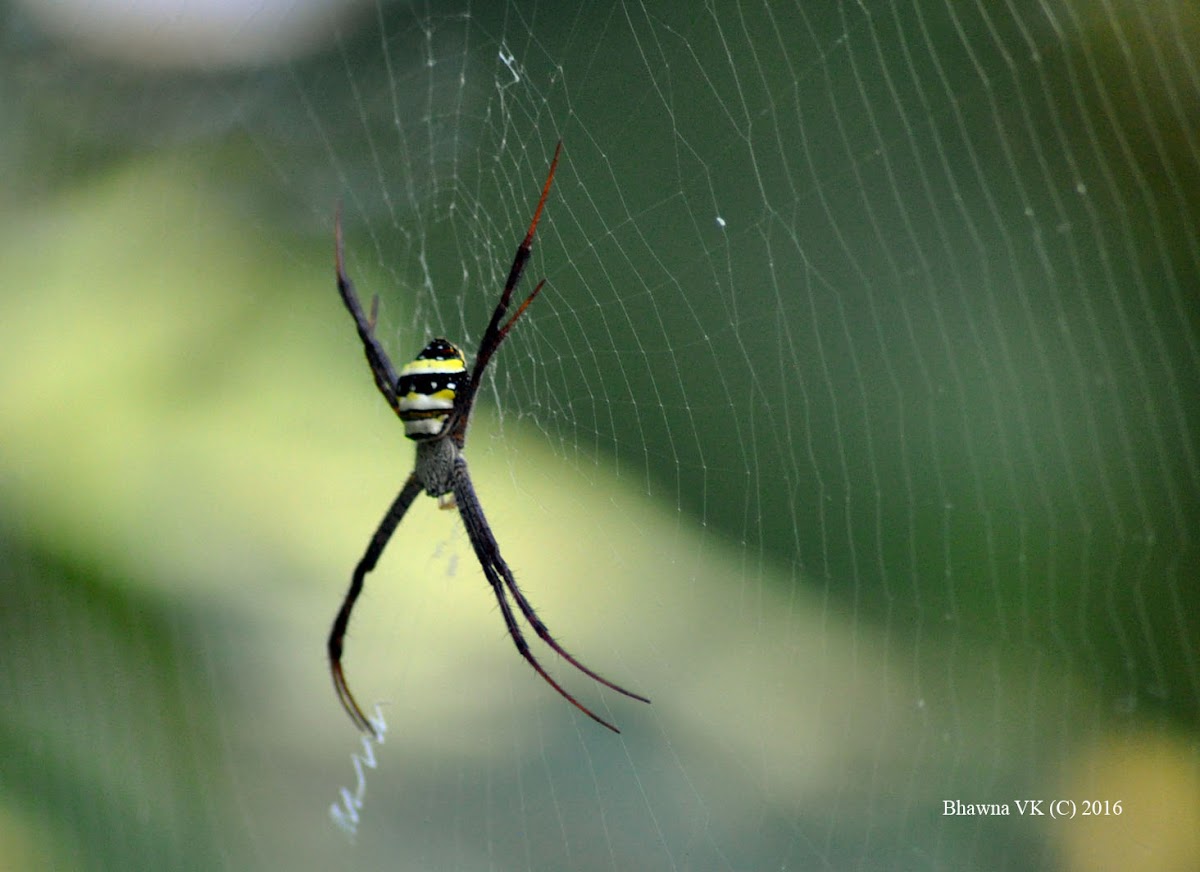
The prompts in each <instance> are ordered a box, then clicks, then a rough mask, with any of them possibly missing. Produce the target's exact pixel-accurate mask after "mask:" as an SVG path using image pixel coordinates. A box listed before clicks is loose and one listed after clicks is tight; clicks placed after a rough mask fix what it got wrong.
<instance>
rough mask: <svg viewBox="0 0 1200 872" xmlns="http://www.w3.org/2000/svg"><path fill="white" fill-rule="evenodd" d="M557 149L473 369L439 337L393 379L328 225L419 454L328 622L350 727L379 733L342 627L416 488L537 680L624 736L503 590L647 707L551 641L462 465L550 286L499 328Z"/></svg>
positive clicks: (378, 379) (353, 307)
mask: <svg viewBox="0 0 1200 872" xmlns="http://www.w3.org/2000/svg"><path fill="white" fill-rule="evenodd" d="M561 150H562V143H561V142H559V143H558V146H557V147H556V148H555V149H554V159H553V160H552V161H551V163H550V171H549V173H548V174H547V176H546V183H545V184H544V185H543V186H542V196H541V198H540V199H539V200H538V204H537V209H536V210H534V213H533V220H532V221H530V222H529V231H528V232H527V233H526V234H525V239H524V240H523V241H522V242H521V244H520V245H519V246H518V247H517V254H516V257H514V258H513V263H512V267H511V268H510V269H509V271H508V281H507V282H505V284H504V292H503V293H502V294H501V295H500V302H499V303H497V304H496V308H495V310H494V311H493V312H492V318H491V320H490V321H489V322H488V325H487V328H486V329H485V330H484V331H483V338H482V339H481V340H480V342H479V350H478V352H476V354H475V365H474V367H473V368H472V369H471V371H470V372H469V373H468V371H467V360H466V358H465V357H464V356H463V353H462V352H461V351H459V350H458V348H456V347H455V346H454V345H452V344H451V343H450V342H448V341H446V340H445V339H434V340H433V341H432V342H430V343H429V344H428V345H426V346H425V348H424V349H422V351H421V353H420V354H418V355H417V358H416V360H414V361H413V362H412V363H409V364H406V365H405V366H404V367H402V368H401V370H400V373H399V375H397V374H396V371H395V369H394V368H393V367H392V363H391V361H390V360H388V356H387V354H386V353H385V352H384V350H383V346H381V345H380V344H379V341H378V340H377V339H376V338H375V318H376V314H377V312H378V307H379V298H378V297H375V298H374V299H373V300H372V301H371V314H370V316H369V317H368V316H367V315H365V314H364V313H363V309H362V306H361V304H360V303H359V301H358V296H357V294H355V292H354V284H353V282H351V281H350V277H349V276H347V275H346V271H345V269H343V265H342V222H341V213H340V210H339V212H338V215H337V217H336V219H335V221H334V247H335V252H336V267H337V284H338V291H339V292H340V293H341V295H342V302H344V303H345V304H346V308H347V309H349V310H350V314H351V315H352V316H353V317H354V324H355V326H356V327H357V328H358V336H359V338H360V339H361V340H362V343H363V350H364V352H365V353H366V356H367V363H368V364H369V365H370V367H371V374H372V375H373V376H374V377H375V385H376V387H378V388H379V392H380V393H381V394H383V398H384V399H385V400H387V404H388V405H389V406H391V407H392V410H393V411H394V412H395V413H396V414H397V415H399V417H400V420H401V421H403V422H404V435H405V436H407V437H408V438H409V439H412V440H413V441H415V442H416V443H417V457H416V462H415V464H414V465H413V471H412V473H411V474H410V475H409V477H408V481H406V482H405V483H404V487H403V488H401V489H400V493H399V494H398V495H397V497H396V499H395V500H394V501H393V502H392V505H391V507H390V508H389V509H388V510H387V514H386V515H384V516H383V521H382V522H381V523H380V525H379V528H378V529H377V530H376V531H375V535H374V536H372V537H371V543H370V544H369V545H368V546H367V550H366V553H365V554H363V556H362V559H361V560H359V561H358V565H357V566H355V567H354V575H353V576H352V578H351V580H350V589H349V590H348V591H346V597H345V599H343V600H342V607H341V608H340V609H339V610H338V614H337V618H336V619H334V622H333V629H332V630H331V631H330V633H329V643H328V648H329V666H330V669H331V670H332V671H333V684H334V687H335V688H337V695H338V699H340V700H341V702H342V707H343V708H345V709H346V712H347V713H348V714H349V715H350V718H351V719H352V720H353V721H354V723H355V724H356V725H357V726H358V727H359V728H360V729H362V730H365V731H367V732H369V733H372V734H375V728H374V727H373V726H372V725H371V723H370V721H368V720H367V718H366V717H365V716H364V715H363V713H362V709H360V708H359V707H358V703H357V702H355V701H354V695H353V694H351V693H350V688H349V686H348V685H347V684H346V677H345V675H344V674H343V672H342V646H343V642H344V641H345V637H346V625H347V624H348V623H349V622H350V612H351V610H352V609H353V608H354V601H355V600H356V599H358V595H359V594H360V593H361V592H362V586H363V578H364V577H365V576H366V574H367V573H368V572H370V571H371V570H373V569H374V568H375V564H376V562H378V560H379V555H380V554H382V553H383V549H384V548H385V547H386V546H387V543H388V540H389V539H391V537H392V533H394V532H395V530H396V527H397V526H398V525H399V524H400V521H401V519H402V518H403V517H404V513H405V512H407V511H408V507H409V506H411V505H412V502H413V500H415V499H416V498H417V494H419V493H420V492H421V491H422V490H424V491H425V493H427V494H428V495H429V496H431V497H439V498H442V497H445V496H447V495H452V496H453V500H454V504H455V505H456V506H457V508H458V512H459V514H460V515H461V516H462V521H463V526H465V527H466V529H467V536H468V537H469V538H470V540H471V545H472V547H473V548H474V549H475V556H476V557H477V558H479V565H480V566H482V567H483V574H484V575H485V576H486V577H487V580H488V583H489V584H491V586H492V591H493V593H495V594H496V601H497V602H499V603H500V612H501V614H503V615H504V623H505V624H506V625H507V627H508V632H509V633H510V634H511V635H512V639H513V643H514V644H515V645H516V646H517V651H519V652H520V653H521V656H522V657H524V658H525V660H526V661H528V663H529V665H530V666H532V667H533V668H534V670H535V671H536V672H537V674H538V675H540V676H542V678H544V679H545V680H546V682H547V683H548V684H549V685H550V686H551V687H553V688H554V689H555V690H557V691H558V692H559V693H560V694H562V696H563V697H564V698H565V699H566V700H567V701H568V702H570V703H571V704H572V705H573V706H575V707H576V708H577V709H579V710H580V711H581V712H583V713H584V714H585V715H587V716H588V717H590V718H591V719H592V720H594V721H597V722H598V723H601V724H603V725H604V726H606V727H608V728H609V729H610V730H612V731H613V732H614V733H619V732H620V730H618V729H617V728H616V727H615V726H613V725H612V724H610V723H609V722H608V721H606V720H604V718H601V717H599V716H598V715H597V714H596V713H595V712H593V711H591V710H590V709H589V708H587V706H585V705H583V704H582V703H581V702H579V700H577V699H576V698H575V697H573V696H571V694H569V693H567V691H565V690H564V689H563V688H562V687H561V686H560V685H559V683H558V682H557V681H555V680H554V679H553V678H551V677H550V675H549V673H547V672H546V670H545V669H543V668H542V665H541V664H540V663H538V661H537V658H535V657H534V656H533V652H532V651H530V649H529V643H528V642H527V641H526V640H525V636H524V634H522V632H521V628H520V626H518V624H517V619H516V616H515V615H514V614H513V610H512V606H511V605H510V603H509V601H508V595H509V594H511V595H512V598H513V599H514V600H516V603H517V608H518V609H520V610H521V614H522V615H524V616H525V620H526V621H528V622H529V624H530V626H531V627H533V629H534V632H536V633H537V635H538V636H539V637H540V638H541V639H542V641H544V642H545V643H546V644H547V645H549V646H550V648H552V649H553V650H554V651H555V652H557V653H558V654H559V655H560V656H562V657H563V659H565V660H566V661H567V662H568V663H570V664H571V665H572V666H574V667H575V668H576V669H578V670H580V671H581V672H583V673H584V674H585V675H588V676H590V677H592V678H594V679H595V680H596V681H598V682H600V683H601V684H603V685H605V686H606V687H610V688H612V689H613V690H615V691H618V692H619V693H623V694H625V695H626V696H629V697H632V698H634V699H638V700H641V701H642V702H650V700H648V699H646V697H644V696H640V695H639V694H636V693H633V692H631V691H628V690H625V688H623V687H619V686H617V685H616V684H613V683H612V682H611V681H609V680H608V679H607V678H604V677H603V676H601V675H598V674H596V673H595V672H593V671H592V670H590V669H588V668H587V667H586V666H584V665H583V664H582V663H580V662H579V661H578V660H576V659H575V658H574V657H573V656H572V655H571V654H569V653H568V652H567V651H566V650H565V649H564V648H563V647H562V646H561V645H559V644H558V642H556V641H555V640H554V637H552V636H551V635H550V631H549V630H547V629H546V625H545V624H543V623H542V621H541V619H540V618H539V617H538V616H537V612H535V611H534V610H533V606H532V605H530V603H529V600H527V599H526V598H525V595H524V594H523V593H521V589H520V588H519V587H517V582H516V579H514V578H513V574H512V570H511V569H509V568H508V564H507V563H505V562H504V558H503V557H501V556H500V546H499V545H497V544H496V539H495V537H494V536H493V535H492V531H491V528H490V527H488V522H487V519H486V518H485V517H484V515H483V508H482V507H481V506H480V505H479V498H478V497H477V496H476V495H475V488H474V487H473V486H472V484H471V476H470V474H469V473H468V472H467V461H466V459H465V458H464V457H463V445H464V443H465V442H466V438H467V425H468V424H469V423H470V419H471V406H472V404H473V403H474V401H475V392H476V391H477V390H478V389H479V383H480V380H481V379H482V377H483V372H484V370H485V369H486V368H487V365H488V361H489V360H491V358H492V355H493V354H495V353H496V349H498V348H499V347H500V343H502V342H503V341H504V337H505V336H507V335H508V332H509V331H510V330H512V328H513V325H514V324H516V323H517V320H518V319H519V318H520V317H521V316H522V315H523V314H524V313H525V310H526V309H528V308H529V304H530V303H532V302H533V300H534V298H535V297H536V296H537V295H538V292H539V291H541V289H542V286H543V285H544V284H545V283H546V281H545V279H543V280H542V281H540V282H538V284H537V286H536V287H535V288H534V289H533V293H531V294H530V295H529V296H528V297H526V298H525V302H523V303H521V305H520V306H518V307H517V311H516V312H514V313H513V315H512V317H511V318H509V319H508V321H506V322H505V323H504V326H501V325H500V321H501V319H503V318H504V314H505V312H507V311H508V305H509V301H510V300H511V298H512V294H513V290H514V289H515V288H516V286H517V283H518V282H519V281H520V280H521V273H522V272H524V270H525V264H526V263H527V262H528V261H529V253H530V250H531V248H532V246H533V234H534V231H535V230H536V229H537V224H538V219H539V218H540V217H541V215H542V207H543V206H545V205H546V197H547V196H548V195H549V193H550V185H551V183H552V182H553V181H554V171H555V169H556V168H557V166H558V155H559V152H560V151H561Z"/></svg>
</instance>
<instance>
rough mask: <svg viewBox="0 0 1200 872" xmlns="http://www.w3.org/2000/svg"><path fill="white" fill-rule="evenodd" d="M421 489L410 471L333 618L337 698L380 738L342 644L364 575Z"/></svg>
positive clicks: (331, 654)
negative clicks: (351, 679)
mask: <svg viewBox="0 0 1200 872" xmlns="http://www.w3.org/2000/svg"><path fill="white" fill-rule="evenodd" d="M420 492H421V483H420V481H418V480H417V477H416V475H410V476H409V477H408V481H406V482H405V483H404V487H403V488H401V490H400V493H399V494H397V495H396V499H395V500H394V501H393V502H392V505H391V506H390V507H389V508H388V510H387V514H386V515H384V516H383V521H381V522H380V524H379V527H378V529H376V530H375V535H374V536H372V537H371V543H370V544H369V545H368V546H367V550H366V553H364V554H363V556H362V559H361V560H359V561H358V565H357V566H355V567H354V575H353V577H352V578H351V580H350V589H349V590H348V591H346V596H345V598H344V599H343V600H342V607H341V608H340V609H338V613H337V617H336V618H335V619H334V621H333V629H332V630H330V632H329V642H328V646H327V647H328V650H329V669H330V671H331V672H332V673H333V686H334V688H335V689H336V690H337V695H338V699H339V700H340V701H341V703H342V708H344V709H345V710H346V714H348V715H350V719H351V720H352V721H354V724H355V726H357V727H358V728H359V729H360V730H363V731H364V732H367V733H370V734H371V735H373V736H375V737H376V738H378V735H379V734H378V733H376V732H375V727H374V726H372V725H371V722H370V721H368V720H367V717H366V715H364V714H363V712H362V709H361V708H359V707H358V703H357V702H355V700H354V694H352V693H351V692H350V686H349V685H348V684H346V676H345V674H344V673H343V672H342V647H343V643H344V642H345V639H346V626H347V625H348V624H349V623H350V612H351V611H353V609H354V602H355V600H357V599H358V595H359V594H360V593H362V588H363V579H364V578H365V577H366V574H367V573H368V572H370V571H371V570H373V569H374V568H375V564H376V563H378V562H379V555H381V554H382V553H383V549H384V548H385V547H387V543H388V540H389V539H391V538H392V533H394V532H395V531H396V527H397V526H398V525H399V524H400V521H401V519H402V518H403V517H404V513H405V512H407V511H408V507H409V506H411V505H412V502H413V500H415V499H416V498H417V494H419V493H420Z"/></svg>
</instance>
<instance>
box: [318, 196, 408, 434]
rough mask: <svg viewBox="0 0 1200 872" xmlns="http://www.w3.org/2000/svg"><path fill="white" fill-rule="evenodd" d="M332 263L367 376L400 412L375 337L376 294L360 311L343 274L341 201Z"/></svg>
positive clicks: (393, 380) (389, 365)
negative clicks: (368, 306) (365, 309)
mask: <svg viewBox="0 0 1200 872" xmlns="http://www.w3.org/2000/svg"><path fill="white" fill-rule="evenodd" d="M333 242H334V264H335V268H336V271H337V286H338V292H339V293H340V294H341V295H342V302H343V303H345V304H346V308H347V309H348V310H349V312H350V314H351V316H352V317H353V318H354V326H355V327H357V328H358V338H359V339H361V340H362V344H363V353H364V354H366V356H367V364H368V365H369V366H370V367H371V375H373V376H374V377H375V386H376V387H377V388H379V392H380V393H381V394H383V398H384V399H385V400H387V404H388V405H389V406H391V407H392V410H393V411H395V412H399V411H400V405H399V400H398V399H397V397H396V369H395V367H393V366H392V362H391V361H390V360H388V356H387V352H385V351H384V350H383V346H382V345H380V344H379V340H378V339H376V338H375V316H376V315H378V314H379V297H374V298H372V300H371V313H370V315H367V314H366V313H364V312H363V308H362V304H361V303H359V301H358V294H356V293H355V291H354V282H352V281H350V276H348V275H346V270H345V268H344V266H343V260H342V204H341V203H338V207H337V212H336V213H335V214H334V218H333Z"/></svg>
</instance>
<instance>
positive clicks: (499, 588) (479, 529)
mask: <svg viewBox="0 0 1200 872" xmlns="http://www.w3.org/2000/svg"><path fill="white" fill-rule="evenodd" d="M454 500H455V502H456V503H457V504H458V511H459V514H460V515H461V516H462V520H463V526H465V527H466V528H467V538H469V539H470V540H471V545H472V546H473V547H474V549H475V556H476V557H477V558H478V559H479V565H480V566H481V567H483V574H484V575H485V576H487V580H488V583H489V584H491V586H492V591H493V592H494V593H495V594H496V600H497V602H499V603H500V611H501V613H502V614H503V615H504V623H505V625H506V626H507V627H508V632H509V635H511V636H512V640H513V644H514V645H516V646H517V652H518V653H519V654H520V655H521V656H522V657H524V658H525V661H526V662H527V663H528V664H529V665H530V666H532V667H533V668H534V671H536V672H537V674H538V675H540V676H541V677H542V678H543V679H545V681H546V683H547V684H549V685H550V686H551V687H553V688H554V689H555V690H556V691H558V693H559V694H560V695H561V696H562V697H563V698H564V699H565V700H567V702H569V703H571V705H573V706H575V708H577V709H579V710H580V711H581V712H583V713H584V714H585V715H587V716H588V717H589V718H591V719H592V720H594V721H596V722H597V723H599V724H601V725H603V726H605V727H608V729H610V730H612V731H613V732H614V733H619V732H621V731H620V730H618V729H617V728H616V727H615V726H613V725H612V724H611V723H609V722H608V721H606V720H604V718H602V717H600V716H599V715H597V714H596V713H595V712H593V711H592V710H591V709H589V708H588V707H587V706H585V705H584V704H583V703H581V702H580V701H579V700H577V699H576V698H575V697H573V696H572V695H571V694H570V693H568V692H567V691H566V690H564V689H563V687H562V685H560V684H559V683H558V682H557V681H555V680H554V679H553V678H552V677H551V676H550V674H549V673H548V672H546V670H545V669H544V668H542V665H541V664H540V663H538V661H537V658H536V657H534V655H533V651H532V650H530V648H529V643H528V642H527V641H526V639H525V634H524V633H522V632H521V627H520V625H519V624H518V623H517V619H516V616H515V615H514V614H513V610H512V606H511V605H510V604H509V602H508V597H507V596H506V592H505V588H506V587H507V588H508V591H511V593H512V595H513V598H514V599H516V601H517V605H518V606H519V607H520V609H521V613H522V614H523V615H524V616H525V619H526V620H527V621H529V623H530V624H531V625H532V626H533V628H534V630H535V631H537V634H538V636H539V637H540V638H541V639H542V641H544V642H545V643H546V644H547V645H549V646H550V647H551V648H552V649H553V650H554V651H555V652H556V653H557V654H559V655H560V656H561V657H563V658H564V659H565V660H566V661H567V662H568V663H570V664H571V665H572V666H574V667H575V668H576V669H578V670H579V671H581V672H583V673H584V674H585V675H587V676H589V677H590V678H593V679H595V680H596V681H598V682H600V683H601V684H603V685H604V686H606V687H610V688H612V689H613V690H615V691H617V692H618V693H623V694H625V695H626V696H628V697H632V698H633V699H637V700H641V701H642V702H646V703H648V702H650V700H648V699H646V697H644V696H640V695H638V694H636V693H631V692H630V691H628V690H625V689H624V688H623V687H620V686H619V685H617V684H614V683H613V682H611V681H609V680H608V679H607V678H604V677H603V676H601V675H598V674H597V673H595V672H593V671H592V670H591V669H588V668H587V667H586V666H584V665H583V664H582V663H580V662H579V661H578V660H577V659H576V658H575V657H573V656H571V655H570V654H569V653H567V651H566V650H565V649H564V648H563V647H562V646H561V645H559V644H558V642H556V641H555V640H554V638H553V637H552V636H551V635H550V632H549V631H548V630H547V629H546V625H545V624H543V623H542V621H541V620H540V619H539V618H538V616H537V613H536V612H534V610H533V606H531V605H530V604H529V601H528V600H526V599H525V597H524V595H523V594H522V593H521V591H520V589H519V588H518V587H517V582H516V579H515V578H513V574H512V570H511V569H509V568H508V564H507V563H505V561H504V558H503V557H502V556H501V555H500V546H499V545H498V544H497V542H496V538H495V536H493V535H492V529H491V527H490V526H489V525H488V522H487V518H486V517H485V516H484V514H483V507H482V506H481V505H480V503H479V498H478V497H477V496H476V495H475V488H474V486H473V485H472V484H471V476H470V473H468V471H467V461H466V460H465V459H464V458H462V457H459V458H458V460H457V461H456V462H455V469H454Z"/></svg>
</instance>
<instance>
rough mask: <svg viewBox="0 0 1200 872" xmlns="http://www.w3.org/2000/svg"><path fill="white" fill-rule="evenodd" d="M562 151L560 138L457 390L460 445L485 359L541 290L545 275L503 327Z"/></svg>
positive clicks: (531, 247)
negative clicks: (466, 374)
mask: <svg viewBox="0 0 1200 872" xmlns="http://www.w3.org/2000/svg"><path fill="white" fill-rule="evenodd" d="M561 152H562V140H561V139H560V140H559V141H558V145H556V146H555V147H554V158H553V159H552V160H551V161H550V170H549V172H547V174H546V182H545V184H544V185H542V196H541V197H540V198H539V199H538V204H537V208H536V209H534V210H533V219H532V220H531V221H530V222H529V229H528V230H527V231H526V232H525V238H524V239H523V240H521V244H520V245H518V246H517V253H516V255H515V256H514V257H513V262H512V266H511V267H509V270H508V281H506V282H505V283H504V291H503V292H502V293H501V294H500V301H499V302H498V303H496V308H495V309H493V310H492V317H491V319H490V320H489V321H488V325H487V327H486V328H484V331H483V337H482V338H481V339H480V340H479V351H478V352H476V354H475V364H474V366H473V367H472V368H471V379H470V381H469V382H468V383H467V386H466V389H465V390H462V391H460V392H459V394H458V401H457V403H456V405H457V406H458V411H456V412H455V418H456V422H455V427H454V432H455V438H456V440H457V441H458V443H459V445H460V446H461V445H462V441H463V436H464V434H465V432H466V426H467V419H468V418H470V416H471V405H472V403H473V402H474V401H475V391H476V390H478V388H479V381H480V378H481V377H482V376H483V371H484V370H485V369H486V368H487V365H488V361H490V360H491V359H492V355H493V354H495V353H496V349H498V348H499V347H500V343H502V342H503V341H504V337H505V336H507V335H508V331H509V330H511V329H512V328H513V325H515V324H516V323H517V320H518V319H519V318H520V317H521V316H522V315H524V314H525V310H526V309H528V308H529V304H530V303H532V302H533V300H534V298H535V297H536V296H537V295H538V293H539V292H540V291H541V290H542V286H543V285H545V284H546V281H545V279H543V280H542V281H540V282H538V285H537V287H536V288H534V289H533V293H532V294H530V295H529V296H528V297H526V298H525V302H523V303H522V304H521V305H520V306H518V307H517V311H516V312H514V313H513V316H512V317H511V318H509V319H508V321H507V322H506V323H505V324H504V326H503V327H501V326H500V322H501V321H502V320H503V319H504V315H505V313H506V312H507V311H508V304H509V303H510V302H511V301H512V295H513V291H514V290H516V287H517V283H518V282H520V281H521V274H522V273H524V272H525V265H526V264H527V263H528V262H529V255H530V253H531V252H532V251H533V235H534V233H536V232H537V226H538V221H540V220H541V218H542V209H543V208H545V206H546V198H547V197H549V196H550V186H551V184H553V182H554V172H555V170H557V169H558V156H559V154H560V153H561Z"/></svg>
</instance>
